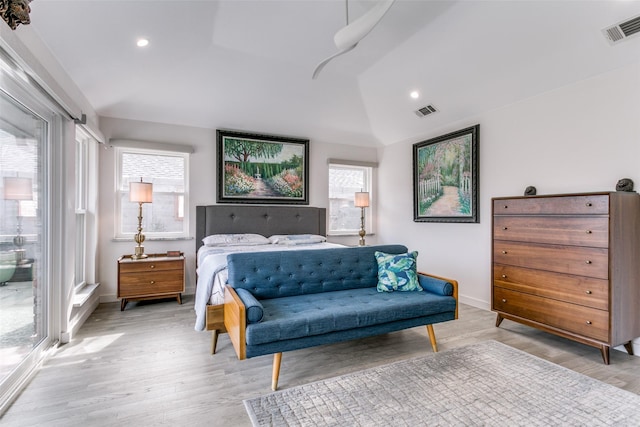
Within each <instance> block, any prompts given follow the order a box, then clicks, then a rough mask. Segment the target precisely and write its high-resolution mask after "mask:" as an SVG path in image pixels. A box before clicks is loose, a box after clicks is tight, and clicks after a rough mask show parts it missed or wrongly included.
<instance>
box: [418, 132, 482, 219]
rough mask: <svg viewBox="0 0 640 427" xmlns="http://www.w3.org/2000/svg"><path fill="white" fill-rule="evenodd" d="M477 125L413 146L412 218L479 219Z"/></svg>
mask: <svg viewBox="0 0 640 427" xmlns="http://www.w3.org/2000/svg"><path fill="white" fill-rule="evenodd" d="M479 134H480V125H475V126H473V127H470V128H467V129H463V130H460V131H457V132H452V133H450V134H447V135H442V136H440V137H437V138H433V139H429V140H426V141H423V142H419V143H417V144H414V145H413V187H414V188H413V190H414V201H413V205H414V221H418V222H472V223H477V222H479V218H478V140H479Z"/></svg>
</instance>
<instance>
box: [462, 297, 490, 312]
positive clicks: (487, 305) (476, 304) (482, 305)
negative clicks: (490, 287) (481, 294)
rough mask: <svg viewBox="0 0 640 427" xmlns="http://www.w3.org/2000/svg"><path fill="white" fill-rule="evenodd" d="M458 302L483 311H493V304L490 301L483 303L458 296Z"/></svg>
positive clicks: (476, 299) (479, 300)
mask: <svg viewBox="0 0 640 427" xmlns="http://www.w3.org/2000/svg"><path fill="white" fill-rule="evenodd" d="M458 301H459V302H461V303H463V304H467V305H470V306H472V307H475V308H480V309H482V310H487V311H491V304H490V303H489V302H488V301H483V300H481V299H478V298H473V297H467V296H464V295H458Z"/></svg>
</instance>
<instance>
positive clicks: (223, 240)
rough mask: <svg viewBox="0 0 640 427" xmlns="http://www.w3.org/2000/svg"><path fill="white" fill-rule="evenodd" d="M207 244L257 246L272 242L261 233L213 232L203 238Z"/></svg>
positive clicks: (203, 241)
mask: <svg viewBox="0 0 640 427" xmlns="http://www.w3.org/2000/svg"><path fill="white" fill-rule="evenodd" d="M202 243H204V244H205V245H206V246H257V245H269V244H271V242H270V241H269V239H267V238H266V237H264V236H261V235H260V234H251V233H242V234H212V235H211V236H207V237H205V238H204V239H202Z"/></svg>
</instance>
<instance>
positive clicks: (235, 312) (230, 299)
mask: <svg viewBox="0 0 640 427" xmlns="http://www.w3.org/2000/svg"><path fill="white" fill-rule="evenodd" d="M224 327H225V328H226V329H227V333H228V334H229V339H230V340H231V344H233V348H234V349H235V351H236V355H237V356H238V359H240V360H243V359H246V358H247V340H246V339H245V332H246V329H247V315H246V311H245V306H244V304H243V302H242V300H241V299H240V297H239V296H238V294H237V293H236V291H235V289H233V288H232V287H231V286H227V287H225V291H224Z"/></svg>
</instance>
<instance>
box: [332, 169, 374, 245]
mask: <svg viewBox="0 0 640 427" xmlns="http://www.w3.org/2000/svg"><path fill="white" fill-rule="evenodd" d="M376 167H377V164H376V163H367V162H355V161H347V160H332V159H330V160H329V161H328V171H327V172H328V173H327V184H328V186H327V198H328V202H329V203H328V205H329V207H328V211H329V212H328V224H327V235H328V236H357V235H358V232H359V231H360V226H359V225H358V227H357V228H355V229H347V230H333V229H332V228H331V217H332V210H331V206H332V203H331V201H332V200H343V199H338V198H332V197H331V182H330V179H331V169H351V170H358V171H363V172H364V180H365V183H364V186H363V187H362V188H361V189H359V191H367V192H369V207H367V208H365V211H364V215H365V224H364V227H365V230H366V232H367V235H374V234H375V222H374V220H373V218H374V215H375V191H374V185H373V182H374V176H375V170H376ZM354 199H355V193H354V195H353V198H351V200H350V203H351V205H353V203H354ZM358 224H360V212H359V213H358Z"/></svg>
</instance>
